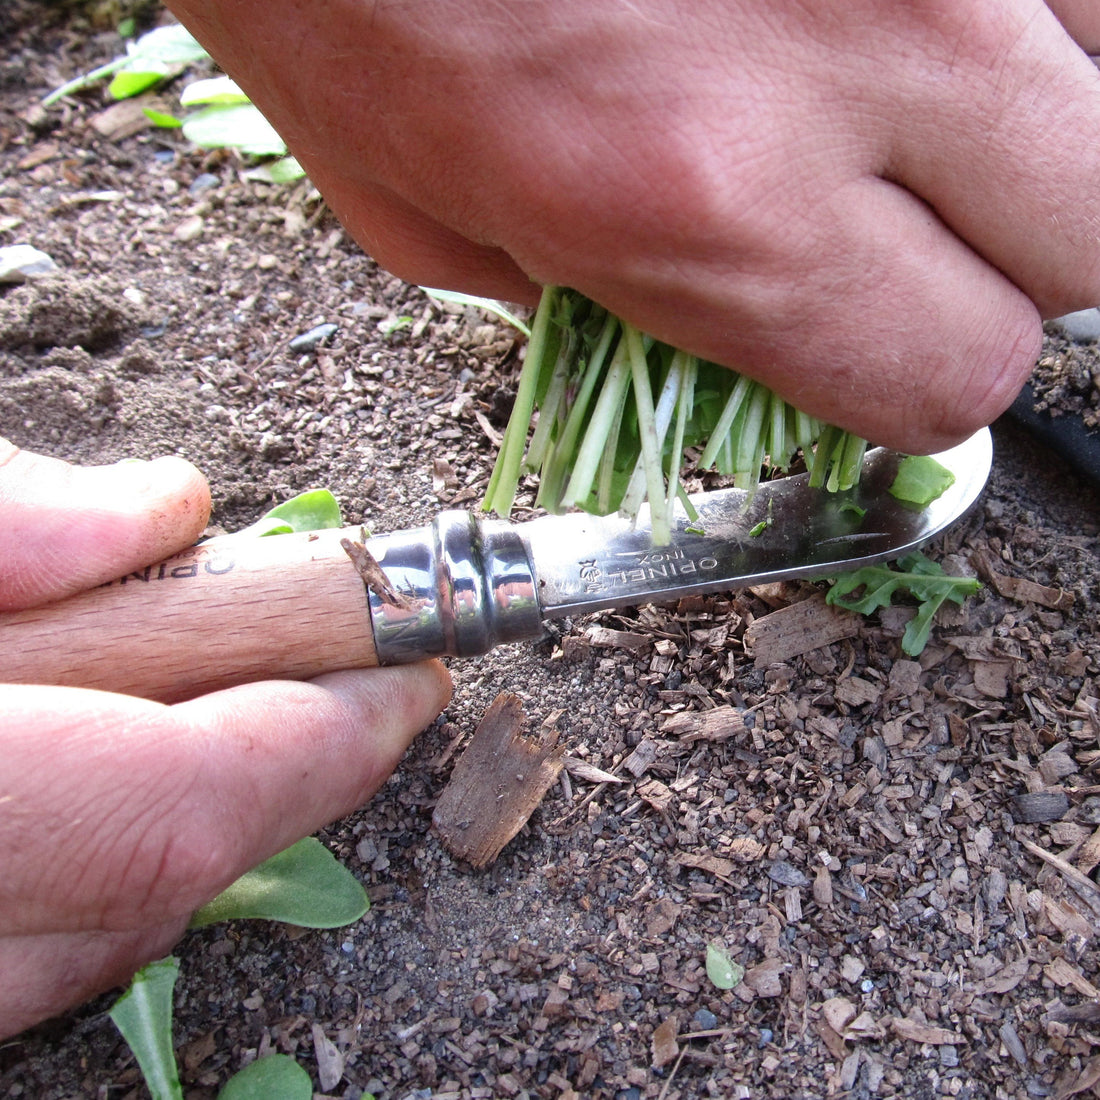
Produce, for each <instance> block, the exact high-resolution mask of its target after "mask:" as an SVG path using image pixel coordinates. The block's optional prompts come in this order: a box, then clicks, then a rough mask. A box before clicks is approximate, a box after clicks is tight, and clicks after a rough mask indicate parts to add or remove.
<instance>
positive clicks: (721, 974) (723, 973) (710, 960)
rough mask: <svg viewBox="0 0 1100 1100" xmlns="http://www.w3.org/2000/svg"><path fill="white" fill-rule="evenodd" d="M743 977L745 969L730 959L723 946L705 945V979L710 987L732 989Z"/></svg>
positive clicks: (715, 944)
mask: <svg viewBox="0 0 1100 1100" xmlns="http://www.w3.org/2000/svg"><path fill="white" fill-rule="evenodd" d="M744 976H745V968H744V967H743V966H742V965H741V964H740V963H736V962H734V961H733V959H731V958H730V953H729V949H728V948H727V947H726V946H725V945H724V944H721V943H708V944H707V977H708V978H709V979H710V981H711V985H713V986H715V988H717V989H732V988H733V987H734V986H735V985H737V984H738V983H739V982H740V981H741V979H742V978H743V977H744Z"/></svg>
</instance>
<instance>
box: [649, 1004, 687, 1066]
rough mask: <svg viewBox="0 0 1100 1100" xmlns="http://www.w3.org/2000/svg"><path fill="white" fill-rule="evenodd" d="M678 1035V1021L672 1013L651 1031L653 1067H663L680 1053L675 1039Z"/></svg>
mask: <svg viewBox="0 0 1100 1100" xmlns="http://www.w3.org/2000/svg"><path fill="white" fill-rule="evenodd" d="M679 1034H680V1021H679V1020H678V1019H677V1018H676V1014H675V1013H673V1014H672V1015H671V1016H669V1017H668V1018H667V1019H665V1020H662V1021H661V1023H660V1024H658V1025H657V1027H656V1028H655V1029H654V1031H653V1040H652V1050H653V1065H654V1066H664V1065H667V1064H668V1063H669V1062H671V1061H673V1060H674V1059H675V1058H676V1057H677V1056H678V1055H679V1053H680V1044H679V1043H678V1042H677V1038H678V1036H679Z"/></svg>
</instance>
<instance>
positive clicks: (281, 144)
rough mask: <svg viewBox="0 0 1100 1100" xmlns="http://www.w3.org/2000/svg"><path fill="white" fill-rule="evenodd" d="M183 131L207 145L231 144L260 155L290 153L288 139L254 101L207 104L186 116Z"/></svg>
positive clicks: (220, 147)
mask: <svg viewBox="0 0 1100 1100" xmlns="http://www.w3.org/2000/svg"><path fill="white" fill-rule="evenodd" d="M183 135H184V137H186V138H187V140H188V141H193V142H194V143H195V144H196V145H201V146H202V147H203V148H204V149H226V148H231V149H237V150H239V151H240V152H242V153H245V154H248V155H250V156H257V157H266V156H276V157H281V156H283V155H284V154H285V153H286V142H285V141H283V139H282V138H281V137H279V135H278V134H277V133H276V132H275V128H274V127H273V126H272V125H271V123H270V122H268V121H267V119H266V118H264V116H263V115H261V114H260V112H259V111H258V110H257V109H256V108H255V107H254V106H253V105H252V104H251V103H224V104H211V105H210V106H208V107H204V108H202V110H200V111H196V112H195V113H194V114H193V115H190V116H189V117H188V118H186V119H184V121H183Z"/></svg>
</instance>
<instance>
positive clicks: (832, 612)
mask: <svg viewBox="0 0 1100 1100" xmlns="http://www.w3.org/2000/svg"><path fill="white" fill-rule="evenodd" d="M860 621H861V616H859V615H857V614H856V613H855V612H853V611H844V610H842V609H840V608H836V607H830V606H829V605H828V604H827V603H826V602H825V596H824V594H820V593H819V594H815V595H813V596H811V597H810V598H809V599H807V600H801V601H799V602H798V603H794V604H791V605H790V606H789V607H783V608H780V609H779V610H778V611H773V612H771V613H770V614H768V615H764V616H762V617H761V618H759V619H756V620H755V621H754V622H753V623H752V624H751V625H750V626H749V627H748V629H747V630H746V631H745V649H746V651H747V652H749V653H751V654H752V656H753V659H754V662H755V664H756V667H757V668H764V667H766V666H767V665H774V664H780V663H782V662H783V661H789V660H790V659H791V658H792V657H798V656H800V655H801V654H803V653H810V652H811V651H813V650H815V649H821V648H822V647H823V646H827V645H831V644H832V643H833V642H839V641H841V640H843V639H844V638H854V637H856V636H857V635H858V634H859V631H860Z"/></svg>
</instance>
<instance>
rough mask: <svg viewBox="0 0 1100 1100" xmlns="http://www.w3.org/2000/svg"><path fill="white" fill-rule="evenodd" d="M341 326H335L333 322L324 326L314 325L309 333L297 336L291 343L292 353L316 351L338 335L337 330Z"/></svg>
mask: <svg viewBox="0 0 1100 1100" xmlns="http://www.w3.org/2000/svg"><path fill="white" fill-rule="evenodd" d="M339 327H340V326H339V325H334V324H332V323H331V322H326V323H325V324H323V325H314V327H313V328H311V329H310V330H309V331H308V332H303V333H302V334H301V336H295V337H294V339H293V340H291V341H290V350H291V351H315V350H316V349H317V348H319V347H320V346H321V345H322V344H323V343H325V342H326V341H327V340H330V339H331V338H332V337H333V336H335V335H336V330H337V329H338V328H339Z"/></svg>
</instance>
